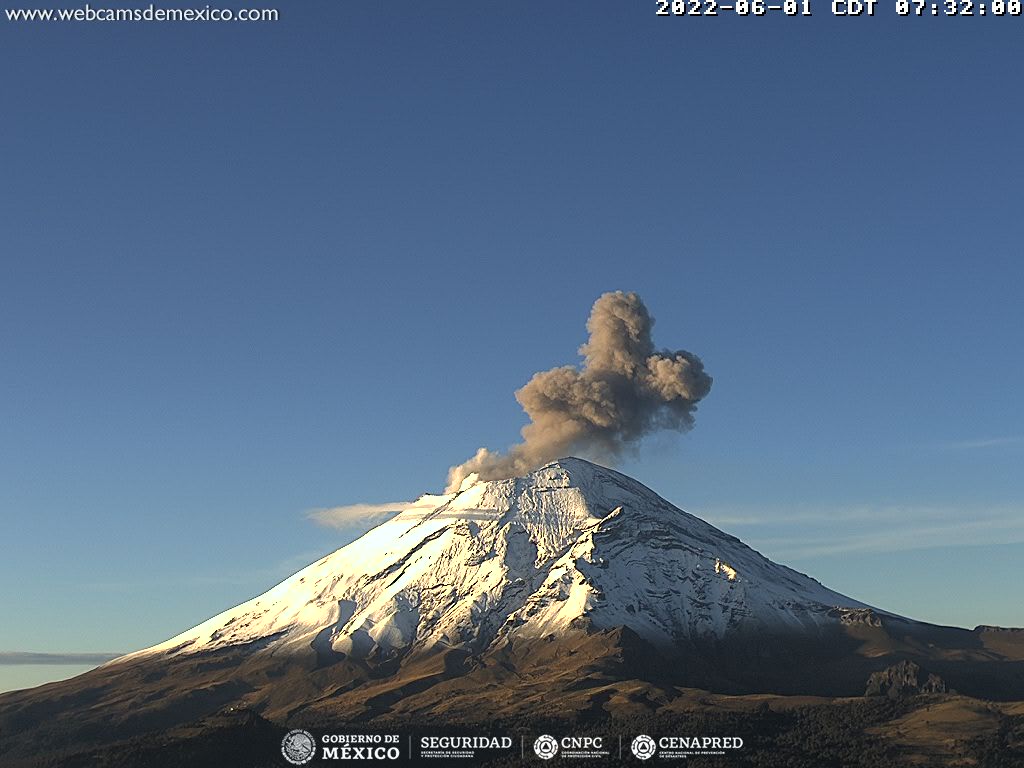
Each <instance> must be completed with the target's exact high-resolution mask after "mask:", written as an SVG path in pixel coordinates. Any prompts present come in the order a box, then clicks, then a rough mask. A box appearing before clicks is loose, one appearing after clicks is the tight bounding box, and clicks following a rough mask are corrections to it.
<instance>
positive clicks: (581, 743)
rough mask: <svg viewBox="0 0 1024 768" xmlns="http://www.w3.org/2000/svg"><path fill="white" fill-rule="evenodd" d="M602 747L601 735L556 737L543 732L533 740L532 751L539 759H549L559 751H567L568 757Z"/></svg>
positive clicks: (595, 750) (602, 739)
mask: <svg viewBox="0 0 1024 768" xmlns="http://www.w3.org/2000/svg"><path fill="white" fill-rule="evenodd" d="M603 747H604V738H603V737H602V736H563V737H562V738H561V739H556V738H555V737H554V736H550V735H548V734H546V733H545V734H544V735H542V736H538V737H537V740H536V741H535V742H533V751H534V752H535V753H536V755H537V757H539V758H540V759H541V760H550V759H551V758H553V757H554V756H555V755H557V754H558V753H559V752H560V751H561V752H564V753H569V756H570V757H574V756H577V757H578V756H581V755H583V754H585V753H591V752H599V751H600V750H601V749H602V748H603Z"/></svg>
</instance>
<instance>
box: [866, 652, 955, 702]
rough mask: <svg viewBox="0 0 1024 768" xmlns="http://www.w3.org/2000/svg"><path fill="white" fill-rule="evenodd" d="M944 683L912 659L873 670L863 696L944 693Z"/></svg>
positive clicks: (945, 690)
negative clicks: (879, 669) (880, 669)
mask: <svg viewBox="0 0 1024 768" xmlns="http://www.w3.org/2000/svg"><path fill="white" fill-rule="evenodd" d="M946 692H947V688H946V683H945V681H943V679H942V678H941V677H939V676H938V675H935V674H932V673H930V672H926V671H925V670H923V669H921V667H920V666H918V665H917V664H915V663H914V662H912V661H906V660H904V661H901V662H899V663H897V664H893V665H892V666H891V667H886V668H885V669H883V670H882V671H881V672H875V673H873V674H872V675H871V676H870V677H869V678H868V685H867V689H866V690H865V691H864V695H865V696H888V697H889V698H890V699H901V698H903V697H905V696H914V695H916V694H919V693H946Z"/></svg>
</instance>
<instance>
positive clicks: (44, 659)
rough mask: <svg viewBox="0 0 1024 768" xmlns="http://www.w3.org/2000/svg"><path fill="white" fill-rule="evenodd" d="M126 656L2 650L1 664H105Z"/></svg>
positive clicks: (121, 654) (0, 655)
mask: <svg viewBox="0 0 1024 768" xmlns="http://www.w3.org/2000/svg"><path fill="white" fill-rule="evenodd" d="M119 656H124V654H123V653H35V652H33V651H0V665H5V666H20V665H26V664H75V665H85V664H103V663H105V662H108V661H110V660H111V659H116V658H118V657H119Z"/></svg>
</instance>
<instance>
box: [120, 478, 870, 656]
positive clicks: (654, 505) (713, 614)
mask: <svg viewBox="0 0 1024 768" xmlns="http://www.w3.org/2000/svg"><path fill="white" fill-rule="evenodd" d="M866 609H867V606H865V605H864V604H862V603H859V602H857V601H856V600H852V599H850V598H848V597H844V596H843V595H841V594H838V593H836V592H833V591H832V590H829V589H827V588H825V587H823V586H822V585H821V584H819V583H818V582H817V581H815V580H813V579H811V578H810V577H808V576H805V575H803V574H800V573H797V572H796V571H793V570H791V569H789V568H786V567H784V566H781V565H777V564H775V563H773V562H771V561H770V560H768V559H767V558H765V557H763V556H762V555H760V554H759V553H757V552H755V551H754V550H752V549H751V548H750V547H748V546H746V545H745V544H743V543H742V542H741V541H739V540H738V539H736V538H734V537H732V536H729V535H728V534H725V533H723V532H722V531H720V530H718V529H717V528H715V527H713V526H711V525H709V524H708V523H706V522H704V521H702V520H700V519H698V518H696V517H694V516H693V515H690V514H687V513H686V512H683V511H682V510H680V509H678V508H676V507H675V506H673V505H672V504H670V503H669V502H667V501H665V500H664V499H662V498H661V497H659V496H658V495H657V494H655V493H654V492H653V491H651V490H650V489H648V488H646V487H645V486H643V485H641V484H640V483H638V482H636V481H635V480H632V479H630V478H628V477H626V476H625V475H622V474H620V473H618V472H614V471H612V470H609V469H605V468H603V467H600V466H597V465H595V464H592V463H589V462H586V461H583V460H581V459H575V458H568V459H562V460H560V461H557V462H553V463H551V464H548V465H547V466H544V467H542V468H540V469H538V470H536V471H534V472H531V473H530V474H529V475H527V476H525V477H519V478H512V479H508V480H500V481H491V482H477V481H474V479H472V478H470V480H468V481H467V482H465V483H463V485H462V487H461V488H460V490H459V491H458V492H457V493H452V494H448V495H444V496H424V497H422V498H421V499H419V500H418V501H417V502H416V503H415V504H414V505H413V506H412V507H410V508H408V509H406V510H405V511H403V512H401V513H400V514H399V515H397V516H396V517H394V518H392V519H391V520H389V521H387V522H385V523H383V524H382V525H380V526H378V527H377V528H375V529H373V530H371V531H370V532H369V533H367V534H366V535H364V536H363V537H361V538H360V539H358V540H356V541H354V542H352V543H351V544H349V545H347V546H345V547H342V548H341V549H339V550H337V551H336V552H334V553H333V554H330V555H328V556H327V557H325V558H323V559H322V560H320V561H318V562H316V563H314V564H313V565H310V566H309V567H307V568H305V569H303V570H302V571H299V572H298V573H296V574H295V575H293V576H291V577H290V578H288V579H287V580H285V581H284V582H282V583H281V584H279V585H277V586H276V587H274V588H273V589H271V590H269V591H268V592H266V593H264V594H263V595H260V596H259V597H257V598H255V599H253V600H250V601H249V602H247V603H243V604H242V605H240V606H238V607H237V608H233V609H232V610H229V611H226V612H225V613H222V614H220V615H218V616H215V617H214V618H212V619H210V620H208V621H206V622H204V623H202V624H200V625H199V626H197V627H195V628H193V629H191V630H189V631H187V632H185V633H183V634H181V635H178V636H177V637H175V638H173V639H171V640H169V641H167V642H166V643H163V644H161V645H158V646H155V647H153V648H149V649H147V650H145V651H141V652H139V653H138V654H132V655H131V656H130V657H127V658H136V657H140V656H145V655H151V654H155V653H161V654H166V655H170V656H178V655H188V654H193V653H197V652H202V651H211V650H216V649H221V648H226V647H232V646H245V645H250V644H253V643H258V644H260V645H261V646H265V650H264V649H262V648H261V652H266V651H270V652H272V653H274V654H277V653H280V652H283V651H294V652H305V653H309V652H310V649H312V651H314V652H315V653H316V654H317V655H318V657H319V658H320V660H321V662H329V661H331V660H332V659H337V658H350V659H359V658H366V657H369V656H371V655H372V656H375V657H377V658H381V657H387V656H388V655H391V654H395V653H397V652H402V651H405V650H408V649H413V648H419V649H423V650H431V649H443V648H463V649H465V650H467V651H469V652H472V653H479V652H481V651H483V650H485V649H486V648H488V647H490V646H493V645H495V644H501V643H503V642H505V641H508V640H513V639H517V638H530V639H535V638H540V637H545V636H548V635H555V636H558V635H560V634H561V633H564V632H566V631H568V630H571V629H573V628H577V629H578V628H582V627H590V628H593V629H608V628H613V627H628V628H630V629H632V630H633V631H635V632H636V633H637V634H638V635H640V637H642V638H644V639H646V640H648V641H650V642H653V643H654V644H657V645H672V644H675V643H678V642H680V641H684V640H693V639H704V638H723V637H725V636H727V635H728V634H729V633H731V632H734V631H736V630H740V629H743V628H749V629H754V630H771V631H780V632H786V631H790V630H792V631H796V632H804V631H807V630H810V631H811V632H812V633H814V632H816V631H817V629H819V628H821V627H822V626H825V625H834V624H837V623H840V622H842V623H849V622H850V621H851V620H856V617H857V616H858V615H859V614H862V613H865V612H866Z"/></svg>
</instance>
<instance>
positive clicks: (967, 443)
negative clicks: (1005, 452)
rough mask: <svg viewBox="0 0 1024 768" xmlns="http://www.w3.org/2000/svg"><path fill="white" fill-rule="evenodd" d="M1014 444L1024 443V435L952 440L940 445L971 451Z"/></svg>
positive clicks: (953, 449) (946, 447)
mask: <svg viewBox="0 0 1024 768" xmlns="http://www.w3.org/2000/svg"><path fill="white" fill-rule="evenodd" d="M1013 445H1024V435H1009V436H1006V437H984V438H980V439H975V440H952V441H949V442H945V443H940V444H939V447H940V448H945V449H947V450H951V451H969V450H974V449H977V448H1005V447H1008V446H1013Z"/></svg>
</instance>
